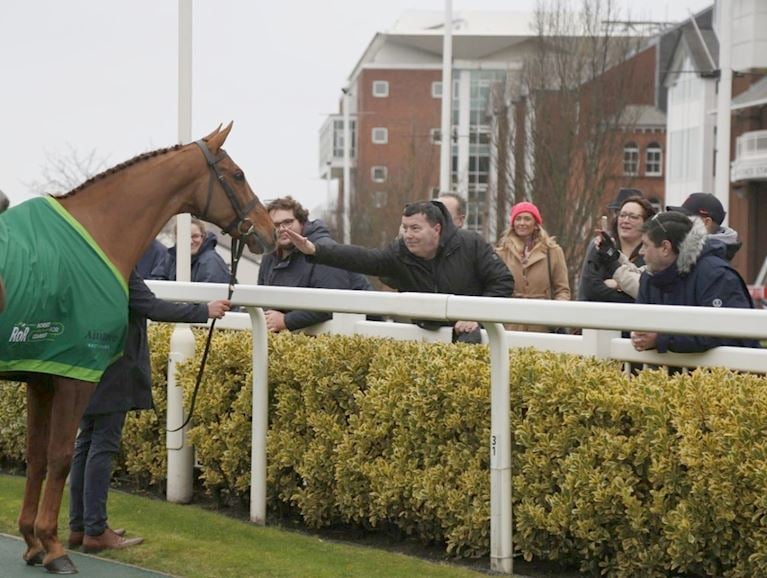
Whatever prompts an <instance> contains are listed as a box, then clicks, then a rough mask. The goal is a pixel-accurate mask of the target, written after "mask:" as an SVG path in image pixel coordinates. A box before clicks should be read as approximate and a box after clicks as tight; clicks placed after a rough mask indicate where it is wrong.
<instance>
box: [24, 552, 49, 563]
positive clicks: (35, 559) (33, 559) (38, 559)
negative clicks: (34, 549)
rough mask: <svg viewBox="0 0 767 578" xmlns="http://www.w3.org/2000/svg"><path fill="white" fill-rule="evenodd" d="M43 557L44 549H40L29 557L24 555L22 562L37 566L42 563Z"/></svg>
mask: <svg viewBox="0 0 767 578" xmlns="http://www.w3.org/2000/svg"><path fill="white" fill-rule="evenodd" d="M43 558H45V551H44V550H40V551H39V552H38V553H37V554H34V555H32V556H30V557H29V558H27V557H26V556H24V562H26V563H27V566H39V565H40V564H42V563H43Z"/></svg>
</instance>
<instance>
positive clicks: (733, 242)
mask: <svg viewBox="0 0 767 578" xmlns="http://www.w3.org/2000/svg"><path fill="white" fill-rule="evenodd" d="M666 208H667V209H668V210H669V211H679V212H680V213H684V214H685V215H687V216H688V217H690V218H691V219H693V220H695V219H700V220H701V222H702V223H703V225H704V226H705V227H706V231H707V232H708V235H709V237H711V238H712V239H717V240H719V241H721V242H722V243H724V245H725V247H726V248H727V255H726V258H727V260H728V261H732V258H733V257H734V256H735V253H737V252H738V251H739V250H740V248H741V247H742V246H743V241H741V240H740V239H739V238H738V232H737V231H736V230H735V229H733V228H732V227H727V226H726V225H723V224H722V223H723V222H724V217H725V216H726V215H727V212H726V211H725V210H724V206H723V205H722V202H721V201H720V200H719V199H717V198H716V196H715V195H712V194H711V193H693V194H691V195H690V196H689V197H687V198H686V199H685V201H684V203H682V205H681V206H679V207H666Z"/></svg>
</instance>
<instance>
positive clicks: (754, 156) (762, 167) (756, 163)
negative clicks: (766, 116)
mask: <svg viewBox="0 0 767 578" xmlns="http://www.w3.org/2000/svg"><path fill="white" fill-rule="evenodd" d="M730 180H732V181H744V180H760V181H761V180H767V130H755V131H752V132H747V133H743V134H742V135H741V136H739V137H738V140H737V145H736V156H735V160H734V161H733V162H732V168H731V172H730Z"/></svg>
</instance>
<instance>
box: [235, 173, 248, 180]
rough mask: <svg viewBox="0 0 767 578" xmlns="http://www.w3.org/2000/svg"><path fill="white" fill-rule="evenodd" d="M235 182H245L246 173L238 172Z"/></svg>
mask: <svg viewBox="0 0 767 578" xmlns="http://www.w3.org/2000/svg"><path fill="white" fill-rule="evenodd" d="M234 180H235V181H244V180H245V173H243V172H242V171H237V172H236V173H234Z"/></svg>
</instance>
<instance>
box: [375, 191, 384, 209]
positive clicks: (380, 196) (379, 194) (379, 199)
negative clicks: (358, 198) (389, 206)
mask: <svg viewBox="0 0 767 578" xmlns="http://www.w3.org/2000/svg"><path fill="white" fill-rule="evenodd" d="M373 205H374V206H375V208H376V209H380V208H382V207H385V206H386V191H375V192H374V193H373Z"/></svg>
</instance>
